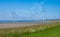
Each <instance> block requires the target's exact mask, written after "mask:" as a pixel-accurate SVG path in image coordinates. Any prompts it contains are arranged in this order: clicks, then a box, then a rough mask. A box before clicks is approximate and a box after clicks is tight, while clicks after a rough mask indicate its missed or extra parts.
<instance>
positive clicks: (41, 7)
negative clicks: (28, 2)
mask: <svg viewBox="0 0 60 37" xmlns="http://www.w3.org/2000/svg"><path fill="white" fill-rule="evenodd" d="M45 2H46V0H44V1H41V2H39V4H37V5H35V6H33V7H32V9H35V8H37V9H36V10H34V11H35V12H33V13H32V14H33V15H34V16H35V17H36V16H37V15H36V14H37V13H38V14H40V12H41V13H42V15H41V16H42V22H43V24H44V17H45V12H46V10H45V8H44V5H43V4H44V3H45ZM38 10H39V11H38ZM39 19H40V18H39ZM37 20H38V19H37Z"/></svg>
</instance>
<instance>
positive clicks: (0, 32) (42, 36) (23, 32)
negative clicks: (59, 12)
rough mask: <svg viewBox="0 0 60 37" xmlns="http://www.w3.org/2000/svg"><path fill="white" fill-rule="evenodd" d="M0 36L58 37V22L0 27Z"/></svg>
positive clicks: (59, 28) (59, 27) (59, 25)
mask: <svg viewBox="0 0 60 37" xmlns="http://www.w3.org/2000/svg"><path fill="white" fill-rule="evenodd" d="M32 30H36V31H32ZM0 37H60V24H54V25H33V26H27V27H18V28H7V29H0Z"/></svg>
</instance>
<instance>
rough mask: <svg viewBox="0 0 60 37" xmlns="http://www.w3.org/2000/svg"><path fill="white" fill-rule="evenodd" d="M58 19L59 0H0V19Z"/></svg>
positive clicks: (59, 12)
mask: <svg viewBox="0 0 60 37" xmlns="http://www.w3.org/2000/svg"><path fill="white" fill-rule="evenodd" d="M43 19H60V0H0V20H43Z"/></svg>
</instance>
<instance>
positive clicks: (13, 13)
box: [11, 10, 17, 21]
mask: <svg viewBox="0 0 60 37" xmlns="http://www.w3.org/2000/svg"><path fill="white" fill-rule="evenodd" d="M11 14H12V18H13V21H16V15H17V14H16V12H15V10H12V12H11Z"/></svg>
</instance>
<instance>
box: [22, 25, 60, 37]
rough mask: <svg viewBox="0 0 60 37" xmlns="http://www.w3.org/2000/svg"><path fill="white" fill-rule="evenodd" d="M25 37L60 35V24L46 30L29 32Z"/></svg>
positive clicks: (59, 36)
mask: <svg viewBox="0 0 60 37" xmlns="http://www.w3.org/2000/svg"><path fill="white" fill-rule="evenodd" d="M23 37H60V26H55V27H52V28H47V29H45V30H42V31H37V32H33V33H29V34H24V35H23Z"/></svg>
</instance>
